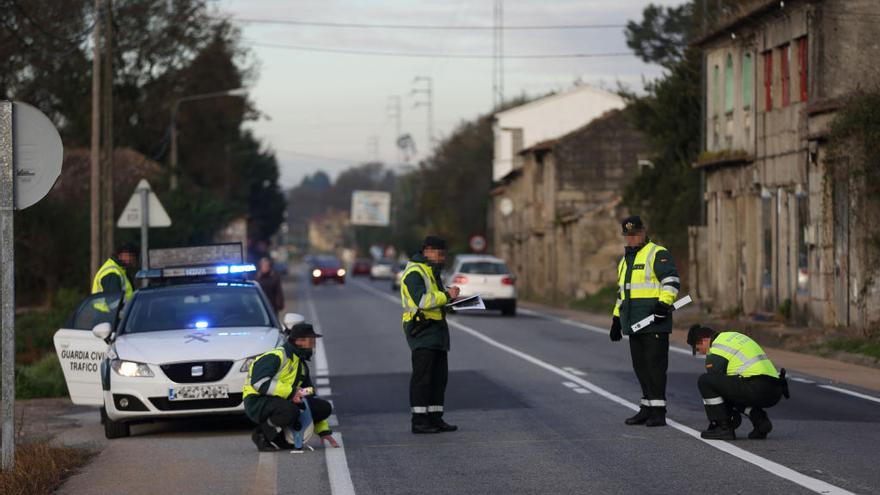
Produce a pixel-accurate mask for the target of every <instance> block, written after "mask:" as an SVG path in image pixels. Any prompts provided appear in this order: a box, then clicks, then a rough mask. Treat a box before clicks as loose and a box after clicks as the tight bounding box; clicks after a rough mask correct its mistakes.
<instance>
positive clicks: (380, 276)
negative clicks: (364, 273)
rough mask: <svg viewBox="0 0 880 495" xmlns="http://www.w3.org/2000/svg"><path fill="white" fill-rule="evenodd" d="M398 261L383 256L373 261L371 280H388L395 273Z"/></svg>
mask: <svg viewBox="0 0 880 495" xmlns="http://www.w3.org/2000/svg"><path fill="white" fill-rule="evenodd" d="M395 265H396V262H395V261H394V260H389V259H387V258H382V259H380V260H379V261H377V262H375V263H373V266H372V267H371V268H370V280H388V279H390V278H391V276H392V275H394V266H395Z"/></svg>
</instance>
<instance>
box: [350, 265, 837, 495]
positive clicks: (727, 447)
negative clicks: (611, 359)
mask: <svg viewBox="0 0 880 495" xmlns="http://www.w3.org/2000/svg"><path fill="white" fill-rule="evenodd" d="M357 285H360V286H361V287H362V288H364V289H367V290H369V291H370V292H372V293H374V294H376V295H378V296H381V297H383V298H385V299H389V296H388V294H385V293H382V292H379V291H378V290H376V289H374V288H372V287H369V286H367V285H363V284H360V283H358V284H357ZM391 300H392V301H393V302H394V303H395V304H396V303H398V301H397V300H396V299H395V298H391ZM449 325H450V326H452V327H455V328H457V329H458V330H461V331H462V332H464V333H467V334H469V335H471V336H472V337H475V338H477V339H479V340H482V341H483V342H485V343H487V344H489V345H490V346H492V347H495V348H497V349H500V350H502V351H504V352H506V353H508V354H511V355H513V356H516V357H518V358H520V359H522V360H523V361H526V362H529V363H532V364H534V365H535V366H538V367H540V368H543V369H545V370H547V371H549V372H551V373H555V374H557V375H559V376H561V377H562V378H565V379H566V380H569V381H572V382H575V383H577V384H579V385H580V386H582V387H583V388H585V389H587V390H589V391H591V392H593V393H595V394H597V395H600V396H602V397H604V398H606V399H608V400H610V401H611V402H615V403H617V404H620V405H621V406H624V407H626V408H628V409H632V410H633V411H638V410H639V406H638V405H636V404H634V403H632V402H630V401H628V400H626V399H624V398H622V397H620V396H618V395H615V394H613V393H611V392H609V391H607V390H605V389H603V388H601V387H599V386H597V385H594V384H593V383H591V382H588V381H587V380H585V379H583V378H581V377H579V376H577V375H574V374H572V373H570V372H568V371H565V370H564V369H562V368H559V367H557V366H554V365H552V364H550V363H547V362H546V361H542V360H540V359H538V358H536V357H534V356H532V355H529V354H526V353H524V352H522V351H519V350H517V349H514V348H513V347H510V346H508V345H505V344H502V343H501V342H499V341H497V340H495V339H493V338H491V337H488V336H486V335H483V334H482V333H480V332H479V331H477V330H474V329H473V328H470V327H468V326H466V325H462V324H461V323H459V322H457V321H449ZM688 354H690V352H688ZM666 422H667V424H669V425H670V426H672V427H673V428H675V429H676V430H678V431H680V432H682V433H684V434H686V435H689V436H691V437H693V438H695V439H696V440H699V441H701V442H703V443H705V444H706V445H709V446H711V447H714V448H716V449H718V450H720V451H722V452H724V453H727V454H730V455H732V456H734V457H737V458H739V459H742V460H744V461H746V462H748V463H749V464H752V465H754V466H757V467H759V468H761V469H763V470H765V471H767V472H769V473H771V474H773V475H776V476H778V477H780V478H783V479H786V480H789V481H791V482H792V483H795V484H797V485H800V486H802V487H804V488H806V489H808V490H812V491H814V492H816V493H825V494H848V495H852V492H849V491H847V490H844V489H843V488H840V487H838V486H834V485H832V484H830V483H826V482H824V481H822V480H818V479H816V478H812V477H810V476H807V475H805V474H802V473H799V472H798V471H795V470H794V469H791V468H789V467H786V466H783V465H782V464H779V463H777V462H774V461H771V460H770V459H765V458H763V457H761V456H759V455H756V454H753V453H751V452H749V451H748V450H745V449H741V448H739V447H737V446H735V445H732V444H730V443H728V442H724V441H721V440H705V439H703V438H700V432H698V431H697V430H695V429H693V428H691V427H689V426H685V425H683V424H681V423H679V422H677V421H674V420H672V419H667V420H666Z"/></svg>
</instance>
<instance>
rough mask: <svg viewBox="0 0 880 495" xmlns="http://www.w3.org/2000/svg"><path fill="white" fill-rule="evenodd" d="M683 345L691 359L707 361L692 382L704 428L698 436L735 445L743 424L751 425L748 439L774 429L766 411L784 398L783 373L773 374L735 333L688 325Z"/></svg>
mask: <svg viewBox="0 0 880 495" xmlns="http://www.w3.org/2000/svg"><path fill="white" fill-rule="evenodd" d="M687 343H688V345H690V346H691V351H692V352H693V353H694V354H695V355H696V354H700V355H705V356H706V373H705V374H702V375H700V378H699V380H697V388H698V389H699V390H700V396H701V397H702V398H703V405H704V406H705V408H706V416H707V417H708V418H709V427H708V428H707V429H706V430H705V431H703V432H702V433H700V436H701V437H703V438H706V439H711V440H735V439H736V429H737V428H738V427H739V425H740V423H741V422H742V417H741V416H740V414H741V413H742V414H745V415H746V416H748V418H749V420H750V421H751V422H752V431H751V432H749V438H751V439H764V438H767V434H768V433H770V431H771V430H773V424H772V423H771V422H770V417H769V416H768V415H767V412H766V411H765V409H767V408H770V407H773V406H775V405H776V404H777V403H778V402H779V400H780V399H781V398H782V397H783V396H785V398H786V399H787V398H788V397H789V393H788V382H786V380H785V368H782V369H781V370H780V371H779V372H778V373H777V372H776V368H775V367H774V366H773V363H772V362H771V361H770V358H769V357H767V354H766V353H765V352H764V350H763V349H762V348H761V346H760V345H758V343H757V342H755V341H754V340H752V339H751V338H749V337H748V336H747V335H743V334H741V333H739V332H734V331H729V332H721V333H718V332H716V331H715V330H713V329H711V328H709V327H704V326H701V325H699V324H696V325H693V326H691V328H690V330H689V331H688V337H687Z"/></svg>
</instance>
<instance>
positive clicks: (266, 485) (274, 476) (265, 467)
mask: <svg viewBox="0 0 880 495" xmlns="http://www.w3.org/2000/svg"><path fill="white" fill-rule="evenodd" d="M275 493H278V456H277V455H276V454H275V453H271V452H260V456H259V458H258V459H257V476H256V480H255V482H254V484H253V486H252V487H251V489H249V490H248V494H253V495H269V494H275Z"/></svg>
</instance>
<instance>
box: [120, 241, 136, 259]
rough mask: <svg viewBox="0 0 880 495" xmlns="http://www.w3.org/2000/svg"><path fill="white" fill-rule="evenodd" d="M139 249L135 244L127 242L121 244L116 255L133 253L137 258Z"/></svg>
mask: <svg viewBox="0 0 880 495" xmlns="http://www.w3.org/2000/svg"><path fill="white" fill-rule="evenodd" d="M138 251H139V249H138V247H137V245H135V244H134V243H133V242H126V243H124V244H120V245H119V247H117V248H116V254H117V255H120V254H122V253H131V254H133V255H135V256H137V254H138Z"/></svg>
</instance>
